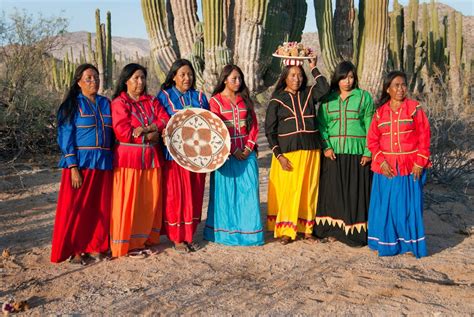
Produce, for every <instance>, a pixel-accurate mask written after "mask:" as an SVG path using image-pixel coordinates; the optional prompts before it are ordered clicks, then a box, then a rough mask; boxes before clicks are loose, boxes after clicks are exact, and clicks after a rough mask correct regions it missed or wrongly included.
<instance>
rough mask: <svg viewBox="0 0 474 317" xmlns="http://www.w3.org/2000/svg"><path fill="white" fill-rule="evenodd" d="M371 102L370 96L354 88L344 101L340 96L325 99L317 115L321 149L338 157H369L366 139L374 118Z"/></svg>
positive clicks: (334, 93)
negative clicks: (330, 151) (344, 155)
mask: <svg viewBox="0 0 474 317" xmlns="http://www.w3.org/2000/svg"><path fill="white" fill-rule="evenodd" d="M374 111H375V109H374V102H373V100H372V97H371V96H370V94H369V93H368V92H367V91H365V90H362V89H359V88H356V89H354V90H352V91H351V92H350V94H349V95H348V96H347V98H346V99H345V100H342V99H341V97H340V96H339V92H337V91H333V92H331V93H330V94H329V95H328V96H326V97H325V98H324V99H323V101H322V103H321V105H320V107H319V111H318V125H319V131H320V133H321V137H322V139H323V148H324V149H325V150H326V149H330V148H332V149H333V150H334V153H336V154H337V153H339V154H356V155H364V156H368V157H371V156H372V154H371V153H370V151H369V149H368V148H367V142H366V136H367V131H368V130H369V127H370V122H371V121H372V117H373V115H374Z"/></svg>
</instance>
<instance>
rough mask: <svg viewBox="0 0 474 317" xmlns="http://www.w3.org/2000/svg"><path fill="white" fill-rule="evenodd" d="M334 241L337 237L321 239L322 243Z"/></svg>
mask: <svg viewBox="0 0 474 317" xmlns="http://www.w3.org/2000/svg"><path fill="white" fill-rule="evenodd" d="M336 241H337V239H336V238H334V237H326V238H324V239H322V240H321V242H322V243H328V242H329V243H333V242H336Z"/></svg>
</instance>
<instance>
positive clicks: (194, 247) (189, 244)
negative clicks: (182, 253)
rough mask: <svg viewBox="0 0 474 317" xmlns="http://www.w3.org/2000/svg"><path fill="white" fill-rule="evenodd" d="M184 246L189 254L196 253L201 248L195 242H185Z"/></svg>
mask: <svg viewBox="0 0 474 317" xmlns="http://www.w3.org/2000/svg"><path fill="white" fill-rule="evenodd" d="M185 244H186V246H187V247H188V249H189V251H191V252H196V251H197V250H199V249H201V246H200V245H199V244H197V243H196V242H185Z"/></svg>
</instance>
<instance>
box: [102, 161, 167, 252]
mask: <svg viewBox="0 0 474 317" xmlns="http://www.w3.org/2000/svg"><path fill="white" fill-rule="evenodd" d="M112 197H113V199H112V215H111V219H110V248H111V250H112V256H113V257H118V256H124V255H126V254H127V253H128V251H129V250H133V249H141V248H144V247H145V246H146V245H151V244H158V243H159V241H160V229H161V221H162V218H161V217H162V195H161V170H160V169H158V168H153V169H146V170H138V169H133V168H115V169H114V185H113V195H112Z"/></svg>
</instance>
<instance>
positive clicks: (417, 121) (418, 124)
mask: <svg viewBox="0 0 474 317" xmlns="http://www.w3.org/2000/svg"><path fill="white" fill-rule="evenodd" d="M367 146H368V148H369V150H370V151H371V152H372V170H373V171H374V172H376V173H379V174H382V170H381V168H380V164H381V163H382V162H384V161H387V163H388V164H390V166H391V168H392V171H393V173H394V175H398V174H400V175H401V176H405V175H409V174H410V173H411V172H412V169H413V166H414V165H416V166H419V167H422V168H425V167H429V166H431V163H430V161H429V156H430V125H429V122H428V118H427V117H426V114H425V113H424V112H423V109H422V108H421V106H420V105H419V104H418V102H417V101H415V100H411V99H405V101H404V102H403V103H402V105H401V106H400V108H399V109H398V110H396V111H393V110H392V109H391V108H390V101H389V102H387V103H385V104H383V105H382V106H381V107H380V108H378V109H377V110H376V112H375V114H374V118H373V120H372V123H371V125H370V129H369V132H368V134H367ZM397 170H398V172H397Z"/></svg>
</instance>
